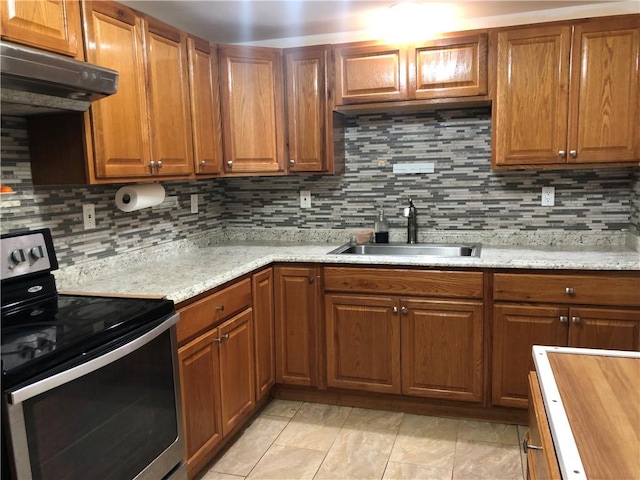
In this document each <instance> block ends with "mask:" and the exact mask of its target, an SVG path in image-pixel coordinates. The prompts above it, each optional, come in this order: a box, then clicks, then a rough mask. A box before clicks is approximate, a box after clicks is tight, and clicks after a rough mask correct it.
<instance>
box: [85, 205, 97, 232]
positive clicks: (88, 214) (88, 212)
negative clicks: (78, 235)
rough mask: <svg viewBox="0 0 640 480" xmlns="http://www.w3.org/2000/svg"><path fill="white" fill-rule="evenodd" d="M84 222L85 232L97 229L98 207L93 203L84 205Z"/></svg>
mask: <svg viewBox="0 0 640 480" xmlns="http://www.w3.org/2000/svg"><path fill="white" fill-rule="evenodd" d="M82 220H83V221H84V229H85V230H91V229H93V228H96V206H95V205H94V204H93V203H85V204H84V205H82Z"/></svg>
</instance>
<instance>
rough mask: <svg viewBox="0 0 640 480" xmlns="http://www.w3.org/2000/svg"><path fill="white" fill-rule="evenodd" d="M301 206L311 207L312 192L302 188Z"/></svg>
mask: <svg viewBox="0 0 640 480" xmlns="http://www.w3.org/2000/svg"><path fill="white" fill-rule="evenodd" d="M300 208H311V192H310V191H309V190H300Z"/></svg>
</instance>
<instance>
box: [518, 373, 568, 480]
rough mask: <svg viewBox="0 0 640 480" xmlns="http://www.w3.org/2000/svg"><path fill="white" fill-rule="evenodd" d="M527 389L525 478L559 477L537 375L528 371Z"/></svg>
mask: <svg viewBox="0 0 640 480" xmlns="http://www.w3.org/2000/svg"><path fill="white" fill-rule="evenodd" d="M528 391H529V433H528V434H527V438H526V440H525V444H524V445H526V447H525V446H524V445H523V449H524V450H525V453H526V455H527V478H528V479H529V480H537V479H539V478H545V479H558V480H559V479H560V478H561V477H560V467H559V466H558V460H557V458H556V454H555V450H554V448H553V439H552V438H551V430H550V429H549V422H548V420H547V414H546V412H545V408H544V402H543V400H542V392H541V391H540V385H539V384H538V376H537V375H536V373H535V372H530V373H529V376H528Z"/></svg>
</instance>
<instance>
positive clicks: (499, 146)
mask: <svg viewBox="0 0 640 480" xmlns="http://www.w3.org/2000/svg"><path fill="white" fill-rule="evenodd" d="M570 40H571V27H569V26H566V27H565V26H552V27H536V28H527V29H518V30H510V31H506V32H500V33H499V34H498V73H497V90H496V99H495V104H494V112H493V117H494V123H493V132H494V142H493V145H494V157H495V158H494V161H495V164H496V165H526V164H550V163H561V162H564V161H566V160H565V157H566V154H563V153H561V152H566V145H567V111H568V103H569V96H568V82H569V54H570V47H571V42H570ZM525 380H526V379H525Z"/></svg>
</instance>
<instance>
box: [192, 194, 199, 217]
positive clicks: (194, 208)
mask: <svg viewBox="0 0 640 480" xmlns="http://www.w3.org/2000/svg"><path fill="white" fill-rule="evenodd" d="M191 213H198V194H197V193H192V194H191Z"/></svg>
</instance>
